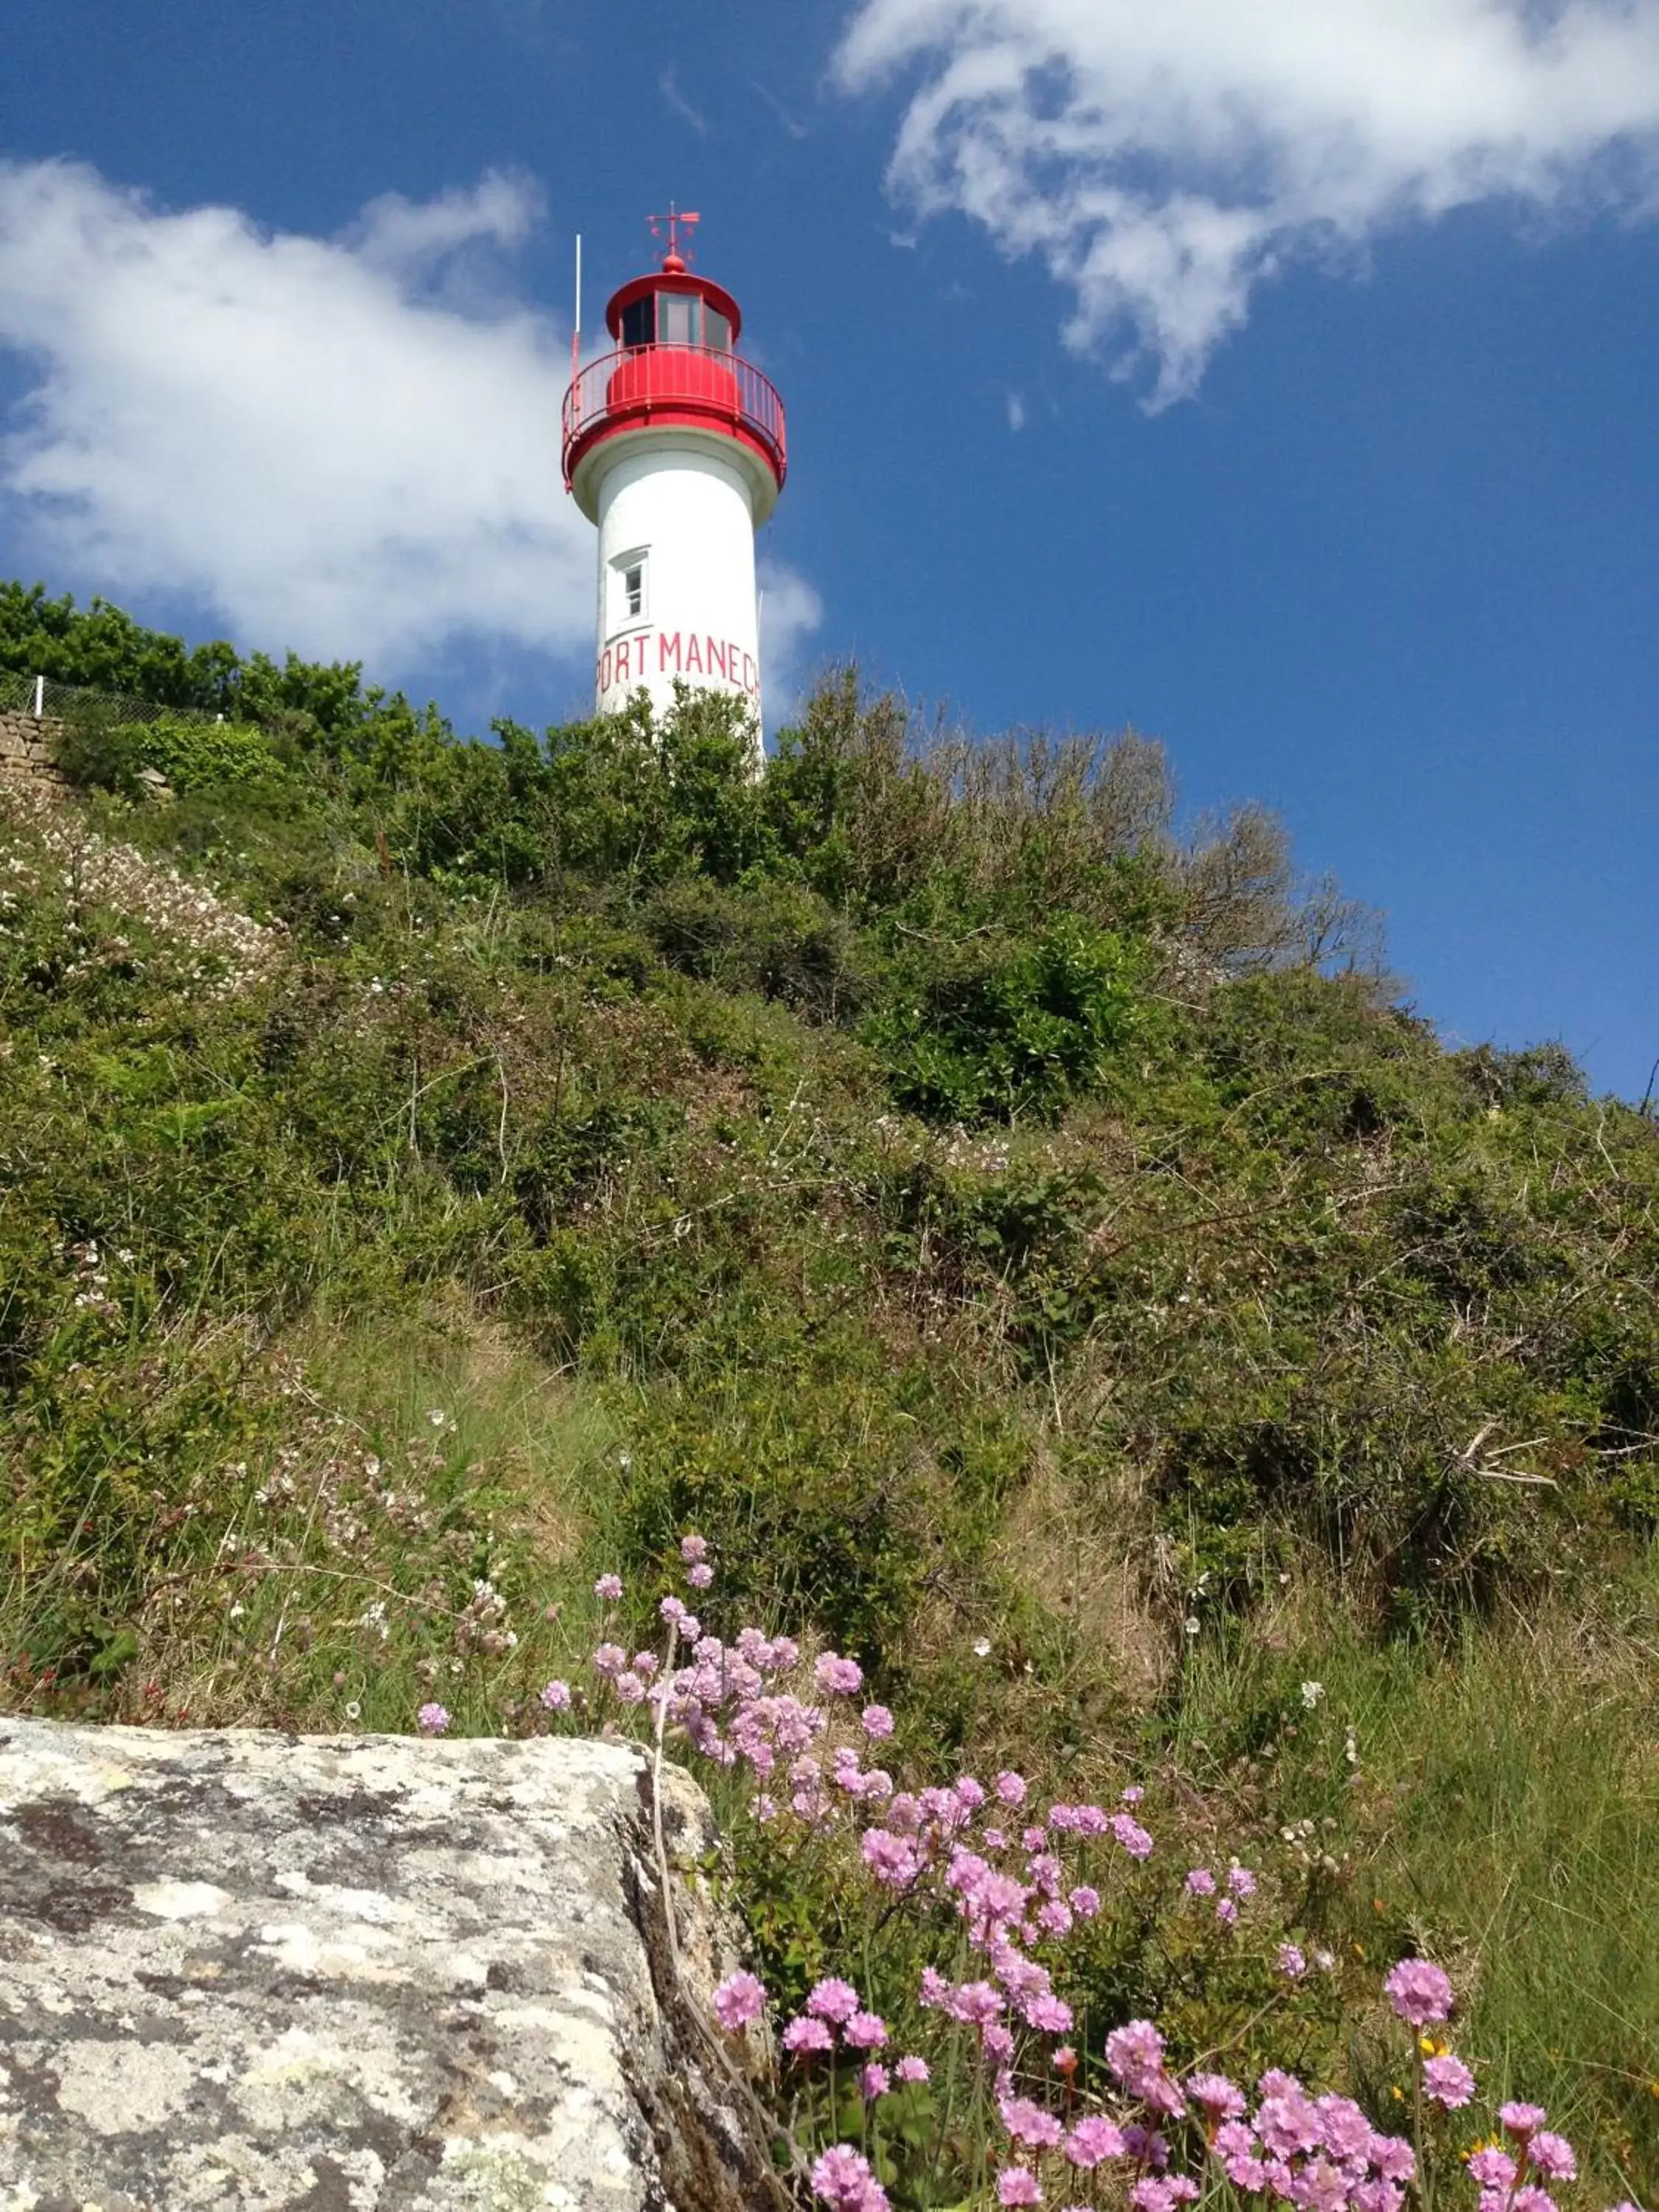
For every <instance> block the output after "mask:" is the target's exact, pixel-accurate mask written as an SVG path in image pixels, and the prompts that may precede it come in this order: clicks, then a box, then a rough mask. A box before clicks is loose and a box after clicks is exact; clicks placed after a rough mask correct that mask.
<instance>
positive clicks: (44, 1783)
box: [0, 1720, 774, 2212]
mask: <svg viewBox="0 0 1659 2212" xmlns="http://www.w3.org/2000/svg"><path fill="white" fill-rule="evenodd" d="M650 1789H651V1775H650V1768H649V1765H648V1762H647V1760H646V1759H644V1758H643V1757H642V1756H641V1753H639V1752H638V1751H637V1750H636V1749H635V1748H634V1747H629V1746H624V1745H620V1744H611V1743H595V1742H586V1741H575V1740H569V1739H559V1740H550V1741H537V1742H525V1743H520V1742H500V1741H453V1742H443V1743H428V1742H422V1741H416V1740H411V1739H408V1738H404V1737H385V1736H380V1737H377V1736H354V1737H345V1738H338V1737H292V1736H280V1735H264V1734H259V1733H256V1732H253V1731H242V1730H226V1731H220V1732H207V1731H202V1732H192V1733H183V1732H180V1733H177V1734H162V1733H160V1732H156V1731H151V1730H146V1729H113V1728H112V1729H90V1728H88V1729H82V1728H72V1727H64V1726H61V1725H58V1724H54V1723H46V1722H40V1721H27V1720H8V1721H0V1827H3V1830H4V1844H5V1848H4V1852H3V1856H0V1893H3V1922H0V1947H3V1959H4V1972H3V1981H0V2212H60V2208H61V2212H85V2208H86V2207H88V2206H91V2205H96V2206H98V2207H99V2208H100V2212H191V2208H195V2207H206V2206H215V2207H233V2206H236V2207H247V2208H249V2212H252V2208H256V2207H257V2208H258V2212H287V2208H289V2207H293V2208H295V2212H298V2208H301V2207H304V2208H306V2212H393V2208H397V2212H402V2208H405V2207H407V2208H411V2212H412V2209H413V2208H416V2207H421V2208H428V2207H429V2208H431V2212H447V2208H452V2207H453V2208H460V2207H467V2208H478V2212H485V2208H489V2212H495V2208H501V2212H507V2208H516V2207H520V2206H524V2207H556V2208H562V2212H738V2207H743V2208H744V2212H747V2208H749V2207H750V2206H756V2205H760V2206H764V2205H765V2204H767V2203H769V2201H770V2199H771V2197H772V2196H773V2193H774V2190H773V2185H772V2183H771V2180H770V2172H769V2160H768V2158H767V2155H766V2149H765V2146H764V2143H763V2142H762V2141H761V2140H760V2139H759V2131H758V2130H757V2127H756V2126H755V2124H754V2123H753V2121H752V2119H750V2118H747V2117H746V2116H745V2115H746V2112H748V2110H749V2109H750V2108H749V2107H748V2106H746V2103H745V2100H744V2097H743V2096H742V2095H741V2094H740V2093H734V2090H735V2088H736V2085H735V2084H734V2083H733V2082H732V2081H731V2080H730V2079H729V2078H728V2077H727V2076H726V2075H725V2074H724V2073H723V2071H722V2069H721V2068H720V2065H719V2064H718V2063H717V2062H714V2061H713V2060H712V2054H711V2051H710V2046H709V2042H708V2035H707V2033H706V2031H705V2030H704V2029H703V2028H702V2026H701V2024H700V2021H699V2020H698V2019H697V2018H696V2013H697V2010H698V2008H699V2006H700V2004H701V2002H702V1996H706V1991H703V1990H702V1984H703V1983H705V1982H707V1981H708V1979H709V1978H710V1977H711V1976H713V1975H714V1974H717V1973H718V1972H720V1971H723V1970H724V1969H725V1968H726V1966H729V1965H730V1964H731V1963H732V1960H731V1957H730V1953H729V1948H728V1938H727V1936H726V1930H725V1929H723V1927H722V1926H721V1924H720V1921H719V1919H718V1917H717V1916H716V1915H715V1914H714V1911H713V1910H712V1908H711V1906H710V1905H709V1903H708V1899H707V1898H706V1896H705V1895H703V1894H702V1893H701V1891H700V1889H699V1887H698V1886H697V1885H696V1883H695V1882H694V1881H680V1880H679V1879H678V1876H677V1877H676V1879H675V1890H676V1895H675V1900H674V1901H675V1906H676V1911H677V1922H676V1925H677V1928H678V1931H679V1943H678V1949H679V1952H680V1954H681V1957H682V1960H683V1962H684V1963H683V1966H682V1969H681V1971H682V1973H683V1974H684V1977H685V1978H686V1980H687V1982H688V1983H689V1984H696V1989H695V1990H694V1989H691V1988H686V1989H682V1988H680V1987H678V1985H676V1984H674V1983H673V1982H672V1981H671V1978H669V1977H668V1976H667V1975H666V1974H665V1958H666V1954H667V1945H666V1943H665V1931H664V1927H663V1923H662V1911H663V1899H662V1897H661V1893H660V1892H661V1885H660V1883H659V1880H658V1877H657V1874H656V1870H655V1864H654V1860H653V1854H652V1849H651V1841H650V1820H649V1817H648V1805H649V1792H650ZM664 1808H665V1826H666V1827H667V1828H668V1831H669V1832H670V1833H671V1835H672V1836H673V1837H674V1838H676V1839H677V1840H676V1850H675V1857H676V1858H677V1860H680V1861H684V1862H685V1863H690V1861H691V1860H692V1859H694V1858H695V1857H697V1856H699V1855H700V1854H701V1852H702V1850H703V1849H705V1848H706V1847H707V1845H708V1843H709V1842H710V1841H712V1826H711V1822H710V1818H709V1814H708V1807H707V1805H706V1803H705V1802H704V1801H703V1800H702V1796H701V1794H700V1793H699V1792H698V1791H697V1790H696V1788H695V1786H694V1785H693V1784H691V1783H690V1781H689V1779H688V1778H686V1777H684V1775H681V1774H679V1773H678V1771H674V1770H670V1771H668V1772H667V1773H666V1774H665V1778H664Z"/></svg>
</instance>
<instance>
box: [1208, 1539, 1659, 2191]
mask: <svg viewBox="0 0 1659 2212" xmlns="http://www.w3.org/2000/svg"><path fill="white" fill-rule="evenodd" d="M1304 1682H1305V1683H1309V1684H1311V1685H1318V1686H1320V1692H1322V1693H1320V1694H1317V1696H1316V1693H1315V1692H1313V1691H1312V1690H1310V1692H1308V1693H1307V1695H1306V1696H1304V1692H1303V1688H1302V1686H1303V1684H1304ZM1312 1698H1316V1701H1315V1702H1313V1703H1311V1704H1310V1702H1309V1699H1312ZM1350 1730H1352V1736H1350V1735H1349V1731H1350ZM1173 1749H1174V1753H1175V1756H1176V1759H1177V1761H1178V1762H1179V1763H1180V1764H1181V1765H1182V1766H1183V1768H1184V1769H1185V1770H1186V1771H1188V1772H1189V1773H1191V1774H1192V1775H1193V1776H1194V1778H1200V1777H1203V1778H1211V1779H1213V1778H1216V1777H1217V1776H1218V1775H1219V1774H1222V1773H1225V1774H1228V1775H1230V1776H1231V1778H1233V1780H1234V1782H1235V1783H1236V1784H1240V1783H1242V1784H1243V1786H1244V1787H1246V1788H1248V1789H1249V1790H1251V1791H1253V1792H1255V1791H1261V1792H1264V1793H1265V1796H1264V1802H1271V1804H1272V1806H1273V1811H1274V1814H1275V1816H1276V1817H1278V1818H1279V1819H1280V1820H1282V1821H1283V1822H1284V1823H1285V1825H1287V1826H1288V1825H1290V1824H1291V1823H1292V1822H1295V1821H1297V1820H1304V1819H1306V1820H1312V1821H1314V1822H1315V1823H1316V1826H1317V1830H1318V1833H1319V1835H1320V1836H1321V1838H1322V1840H1323V1848H1324V1849H1325V1850H1327V1851H1328V1853H1329V1854H1330V1856H1331V1857H1333V1858H1334V1859H1335V1860H1336V1861H1337V1862H1338V1863H1339V1865H1341V1864H1342V1862H1343V1861H1344V1860H1346V1868H1345V1869H1344V1872H1343V1875H1342V1878H1341V1887H1342V1894H1343V1899H1344V1907H1345V1911H1344V1918H1345V1923H1346V1937H1347V1940H1348V1941H1349V1942H1351V1943H1354V1944H1358V1945H1361V1946H1368V1947H1369V1948H1371V1949H1373V1950H1374V1951H1376V1952H1377V1953H1378V1954H1384V1953H1387V1952H1388V1950H1389V1947H1390V1946H1393V1947H1394V1948H1396V1949H1397V1948H1400V1947H1401V1945H1402V1943H1403V1942H1411V1943H1413V1944H1416V1945H1418V1946H1420V1947H1421V1948H1423V1949H1424V1950H1425V1951H1427V1952H1429V1953H1431V1954H1432V1955H1434V1956H1437V1957H1440V1958H1443V1959H1444V1960H1447V1962H1448V1963H1449V1964H1450V1965H1451V1966H1452V1967H1453V1970H1454V1972H1455V1978H1456V1980H1457V1983H1458V1986H1459V1990H1460V1998H1461V2002H1460V2010H1459V2015H1458V2027H1457V2031H1456V2033H1457V2036H1458V2042H1459V2047H1460V2049H1462V2051H1464V2053H1465V2055H1466V2056H1467V2057H1468V2058H1469V2059H1470V2061H1471V2063H1479V2065H1480V2069H1481V2070H1482V2073H1483V2076H1486V2077H1489V2078H1491V2079H1492V2081H1494V2083H1495V2084H1502V2085H1504V2087H1506V2089H1508V2091H1509V2093H1513V2094H1516V2095H1524V2096H1526V2097H1528V2098H1530V2099H1533V2100H1536V2101H1538V2102H1540V2103H1543V2104H1546V2105H1547V2106H1549V2108H1550V2112H1551V2116H1552V2119H1553V2121H1556V2122H1557V2123H1559V2124H1560V2125H1562V2126H1563V2127H1565V2129H1566V2130H1567V2131H1568V2132H1569V2133H1571V2134H1572V2135H1573V2136H1575V2137H1576V2138H1577V2139H1578V2140H1579V2141H1581V2142H1601V2143H1606V2144H1610V2145H1612V2146H1613V2148H1614V2150H1615V2152H1616V2154H1617V2155H1618V2156H1619V2157H1620V2159H1621V2160H1623V2161H1624V2172H1623V2174H1622V2176H1613V2175H1609V2176H1607V2179H1608V2180H1609V2182H1611V2181H1612V2180H1613V2179H1620V2183H1621V2185H1622V2186H1624V2187H1626V2188H1627V2189H1630V2190H1632V2191H1634V2192H1635V2193H1637V2194H1638V2197H1641V2198H1642V2200H1643V2201H1650V2199H1651V2197H1652V2195H1653V2193H1654V2191H1655V2190H1656V2188H1659V1548H1653V1547H1650V1548H1649V1549H1648V1550H1647V1551H1645V1552H1644V1553H1642V1554H1641V1555H1640V1556H1639V1557H1638V1558H1637V1559H1635V1560H1634V1561H1633V1562H1632V1565H1631V1568H1630V1570H1629V1571H1628V1574H1627V1575H1626V1577H1624V1578H1623V1579H1622V1580H1621V1581H1620V1582H1618V1583H1613V1584H1610V1585H1608V1586H1607V1587H1606V1588H1604V1589H1603V1590H1602V1592H1601V1596H1600V1599H1599V1601H1598V1602H1595V1603H1594V1604H1585V1603H1584V1602H1583V1601H1582V1599H1581V1600H1580V1601H1577V1602H1575V1603H1573V1604H1571V1605H1569V1604H1568V1603H1567V1602H1566V1601H1565V1600H1561V1601H1556V1602H1553V1603H1547V1604H1545V1605H1543V1606H1541V1607H1539V1608H1538V1609H1537V1610H1536V1611H1535V1612H1533V1613H1525V1614H1523V1613H1511V1614H1510V1616H1509V1617H1508V1618H1507V1619H1506V1620H1502V1621H1500V1622H1498V1623H1496V1624H1493V1625H1489V1626H1479V1627H1477V1626H1470V1627H1469V1628H1468V1630H1467V1631H1466V1632H1465V1633H1464V1634H1463V1635H1462V1637H1461V1638H1457V1639H1455V1641H1452V1642H1449V1643H1447V1644H1425V1643H1416V1642H1412V1641H1408V1640H1406V1639H1399V1640H1395V1641H1389V1642H1383V1643H1377V1642H1374V1641H1370V1640H1368V1639H1367V1638H1365V1637H1364V1636H1363V1635H1362V1634H1361V1633H1360V1632H1358V1630H1357V1628H1356V1626H1355V1625H1354V1622H1353V1619H1352V1614H1351V1613H1344V1612H1343V1611H1342V1610H1341V1609H1340V1607H1339V1606H1338V1605H1337V1604H1336V1603H1334V1601H1329V1600H1327V1599H1324V1598H1315V1599H1312V1600H1310V1598H1309V1596H1308V1595H1307V1593H1306V1592H1305V1591H1304V1592H1300V1593H1297V1594H1295V1595H1291V1594H1289V1593H1287V1595H1286V1597H1285V1601H1284V1602H1283V1603H1282V1605H1281V1606H1280V1607H1279V1608H1278V1610H1277V1612H1276V1613H1273V1614H1271V1615H1269V1616H1268V1617H1267V1618H1266V1619H1265V1620H1261V1621H1259V1622H1257V1623H1256V1624H1255V1625H1254V1626H1251V1627H1249V1628H1248V1629H1240V1628H1235V1629H1234V1631H1233V1632H1232V1633H1231V1636H1225V1637H1220V1638H1216V1639H1215V1640H1214V1641H1207V1640H1206V1642H1205V1644H1203V1645H1202V1647H1201V1648H1200V1650H1197V1651H1195V1652H1194V1653H1193V1654H1192V1655H1191V1656H1190V1657H1189V1658H1188V1662H1187V1666H1186V1670H1185V1676H1184V1680H1183V1682H1182V1689H1181V1693H1180V1697H1179V1702H1178V1706H1177V1708H1176V1714H1175V1717H1174V1730H1173ZM1351 1753H1352V1756H1351V1755H1350V1754H1351ZM1327 1822H1330V1823H1333V1824H1334V1825H1333V1826H1324V1825H1323V1824H1325V1823H1327Z"/></svg>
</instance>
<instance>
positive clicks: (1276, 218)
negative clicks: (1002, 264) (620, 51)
mask: <svg viewBox="0 0 1659 2212" xmlns="http://www.w3.org/2000/svg"><path fill="white" fill-rule="evenodd" d="M838 68H839V72H840V76H841V79H842V82H843V83H844V84H845V85H847V86H848V88H851V89H854V90H864V89H867V88H871V87H872V86H874V85H876V84H878V83H879V82H884V81H886V80H888V79H890V78H891V77H893V76H895V75H902V74H904V73H907V72H908V74H909V76H910V79H911V88H910V92H909V96H908V106H907V108H906V111H905V113H904V118H903V121H902V125H901V128H900V132H899V137H898V143H897V146H896V150H895V153H894V156H893V161H892V165H891V169H890V185H891V187H892V189H893V191H894V192H895V194H896V197H898V198H899V199H901V200H902V202H903V203H905V204H906V205H907V206H908V208H910V209H911V210H914V211H915V213H916V214H918V215H920V216H933V215H937V214H939V213H941V212H943V211H945V210H956V211H958V212H960V213H963V214H965V215H967V216H971V217H972V218H974V219H975V220H976V221H977V222H981V223H982V224H983V225H984V226H985V227H986V228H987V230H988V231H989V232H990V234H991V235H992V236H993V238H994V240H996V242H997V244H998V245H999V246H1000V247H1001V248H1002V250H1003V251H1004V252H1007V253H1010V254H1024V253H1036V254H1039V255H1041V256H1042V258H1043V259H1044V261H1045V262H1046V264H1047V265H1048V268H1049V269H1050V270H1051V271H1052V272H1053V274H1054V276H1055V277H1056V278H1057V279H1059V280H1060V282H1061V283H1064V284H1065V285H1066V286H1067V287H1068V288H1069V289H1071V291H1072V293H1073V295H1074V298H1075V302H1076V306H1075V310H1074V313H1073V315H1072V317H1071V319H1070V321H1069V322H1068V324H1067V325H1066V338H1067V341H1068V343H1071V344H1072V345H1073V347H1074V348H1076V349H1079V351H1088V350H1095V349H1105V350H1108V351H1109V352H1110V353H1111V354H1112V356H1113V358H1114V365H1115V368H1116V370H1117V371H1118V372H1119V373H1127V372H1128V370H1129V369H1130V368H1133V365H1134V363H1135V362H1136V360H1137V359H1139V358H1144V357H1149V358H1150V359H1151V360H1152V362H1155V363H1156V367H1157V385H1156V391H1155V393H1154V398H1155V401H1156V402H1158V403H1160V404H1161V403H1164V402H1167V401H1169V400H1171V399H1175V398H1181V397H1182V396H1184V395H1186V394H1188V393H1190V392H1192V391H1193V390H1194V388H1195V387H1196V386H1197V384H1198V381H1199V379H1200V376H1201V374H1202V373H1203V369H1204V366H1205V363H1206V360H1207V359H1208V357H1209V356H1210V354H1211V352H1212V350H1213V349H1214V348H1215V346H1216V345H1217V344H1218V343H1219V342H1220V341H1221V340H1222V339H1223V338H1225V337H1226V336H1227V335H1228V334H1229V333H1230V332H1231V331H1235V330H1237V328H1238V327H1239V326H1240V325H1242V324H1243V321H1244V320H1245V318H1246V316H1247V314H1248V313H1249V302H1250V297H1251V294H1252V292H1253V290H1254V289H1255V286H1256V285H1257V284H1258V283H1260V282H1261V280H1262V279H1263V278H1265V277H1267V276H1271V275H1273V272H1274V271H1275V270H1277V269H1279V267H1281V266H1282V265H1283V264H1285V261H1286V260H1288V259H1290V258H1293V257H1297V256H1302V257H1307V256H1316V257H1319V258H1322V259H1323V260H1326V261H1328V262H1331V263H1333V264H1336V265H1340V264H1344V263H1346V264H1350V265H1351V264H1352V263H1353V262H1354V261H1355V260H1356V259H1357V258H1358V257H1359V256H1360V255H1361V254H1362V253H1363V251H1364V248H1365V247H1366V246H1367V245H1368V244H1369V243H1370V241H1371V240H1374V239H1376V237H1378V236H1379V235H1381V234H1383V233H1385V232H1387V231H1389V230H1391V229H1394V228H1399V227H1401V226H1403V225H1406V224H1407V223H1410V222H1424V221H1432V220H1434V219H1435V218H1436V217H1437V216H1443V215H1445V214H1447V213H1449V211H1450V210H1453V209H1455V208H1460V207H1467V206H1470V205H1474V204H1479V203H1483V202H1495V203H1498V204H1506V205H1509V206H1511V207H1514V208H1516V209H1518V210H1522V211H1524V212H1526V213H1527V214H1528V215H1529V216H1532V217H1533V218H1534V219H1535V218H1536V217H1537V216H1546V217H1548V218H1550V219H1569V218H1577V217H1582V216H1584V215H1586V214H1588V213H1591V212H1597V211H1605V210H1614V211H1618V212H1620V213H1624V214H1627V215H1630V216H1651V215H1653V214H1654V213H1655V212H1656V197H1655V183H1656V178H1659V0H861V4H860V6H859V7H858V9H857V10H856V13H855V15H854V17H853V20H852V21H851V23H850V25H849V27H848V31H847V33H846V37H845V39H844V41H843V43H842V48H841V52H840V55H839V58H838ZM918 77H919V82H918V81H916V80H917V79H918Z"/></svg>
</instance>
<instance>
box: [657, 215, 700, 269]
mask: <svg viewBox="0 0 1659 2212" xmlns="http://www.w3.org/2000/svg"><path fill="white" fill-rule="evenodd" d="M645 220H646V225H647V228H648V229H649V231H650V233H651V235H652V237H653V238H660V237H661V236H662V227H663V225H664V224H665V223H666V224H667V226H668V258H669V259H670V260H671V261H678V262H681V263H682V264H684V262H686V261H689V260H690V258H691V240H690V236H689V235H688V236H687V238H686V240H685V247H684V252H682V251H681V247H680V233H681V231H682V230H684V231H685V232H687V233H688V234H689V233H690V230H691V228H692V226H693V224H695V223H699V222H702V216H700V215H682V214H681V213H680V211H679V210H678V208H677V207H676V206H675V204H674V203H673V201H672V200H670V201H669V203H668V212H667V214H666V215H648V216H647V217H646V219H645Z"/></svg>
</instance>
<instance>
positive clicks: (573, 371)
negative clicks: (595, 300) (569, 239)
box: [570, 231, 582, 384]
mask: <svg viewBox="0 0 1659 2212" xmlns="http://www.w3.org/2000/svg"><path fill="white" fill-rule="evenodd" d="M581 365H582V234H581V233H580V231H578V232H577V233H576V319H575V322H574V324H573V325H572V326H571V331H570V381H571V382H572V383H573V384H574V382H575V381H576V379H577V377H578V376H580V374H581Z"/></svg>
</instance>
